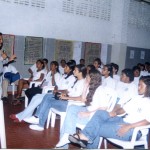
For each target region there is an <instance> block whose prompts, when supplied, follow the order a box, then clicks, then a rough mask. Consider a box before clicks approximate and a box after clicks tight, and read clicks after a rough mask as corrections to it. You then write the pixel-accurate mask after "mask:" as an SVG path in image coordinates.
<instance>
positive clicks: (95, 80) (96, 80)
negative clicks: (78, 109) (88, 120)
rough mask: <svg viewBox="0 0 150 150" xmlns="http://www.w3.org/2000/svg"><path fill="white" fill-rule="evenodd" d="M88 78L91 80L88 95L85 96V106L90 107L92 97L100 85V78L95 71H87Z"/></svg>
mask: <svg viewBox="0 0 150 150" xmlns="http://www.w3.org/2000/svg"><path fill="white" fill-rule="evenodd" d="M89 76H90V78H91V81H90V83H89V93H88V94H87V97H86V99H87V101H86V105H87V106H88V105H90V102H92V98H93V95H94V93H95V91H96V89H97V88H98V87H99V86H100V85H101V82H102V77H101V73H100V72H99V71H98V70H97V69H91V70H90V71H89Z"/></svg>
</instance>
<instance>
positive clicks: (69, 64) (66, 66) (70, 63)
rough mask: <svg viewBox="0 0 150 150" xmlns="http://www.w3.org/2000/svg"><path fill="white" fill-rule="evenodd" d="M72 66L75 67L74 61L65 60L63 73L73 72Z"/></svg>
mask: <svg viewBox="0 0 150 150" xmlns="http://www.w3.org/2000/svg"><path fill="white" fill-rule="evenodd" d="M74 68H75V63H74V62H71V61H69V62H67V63H66V65H65V68H64V73H65V74H69V73H71V74H73V70H74Z"/></svg>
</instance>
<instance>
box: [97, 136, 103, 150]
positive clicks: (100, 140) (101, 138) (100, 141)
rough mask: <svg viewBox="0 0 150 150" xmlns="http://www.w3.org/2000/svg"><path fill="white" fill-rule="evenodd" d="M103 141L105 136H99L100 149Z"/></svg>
mask: <svg viewBox="0 0 150 150" xmlns="http://www.w3.org/2000/svg"><path fill="white" fill-rule="evenodd" d="M102 141H103V137H100V138H99V144H98V149H100V148H101V145H102Z"/></svg>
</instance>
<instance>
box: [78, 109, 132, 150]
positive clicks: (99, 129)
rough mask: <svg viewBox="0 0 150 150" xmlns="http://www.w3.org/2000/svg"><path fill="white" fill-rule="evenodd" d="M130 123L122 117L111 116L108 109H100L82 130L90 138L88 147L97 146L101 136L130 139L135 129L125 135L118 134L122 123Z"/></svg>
mask: <svg viewBox="0 0 150 150" xmlns="http://www.w3.org/2000/svg"><path fill="white" fill-rule="evenodd" d="M123 124H128V123H125V122H124V121H123V118H121V117H117V116H116V117H112V118H110V116H109V113H108V112H107V111H103V110H98V111H97V112H96V113H95V114H94V115H93V117H92V118H91V120H90V121H89V122H88V123H87V125H86V127H85V128H84V129H83V130H82V131H81V132H82V133H83V134H84V135H85V136H86V137H87V138H88V139H89V141H88V143H90V144H88V146H87V148H97V147H98V144H99V137H105V138H114V139H119V140H126V141H129V140H130V139H131V136H132V133H133V129H131V130H129V131H128V132H127V133H126V134H125V135H124V136H122V137H120V136H118V135H117V132H118V129H119V128H120V125H123Z"/></svg>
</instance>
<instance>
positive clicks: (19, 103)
mask: <svg viewBox="0 0 150 150" xmlns="http://www.w3.org/2000/svg"><path fill="white" fill-rule="evenodd" d="M13 105H14V106H16V105H21V102H20V101H19V100H17V101H15V102H14V103H13Z"/></svg>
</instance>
